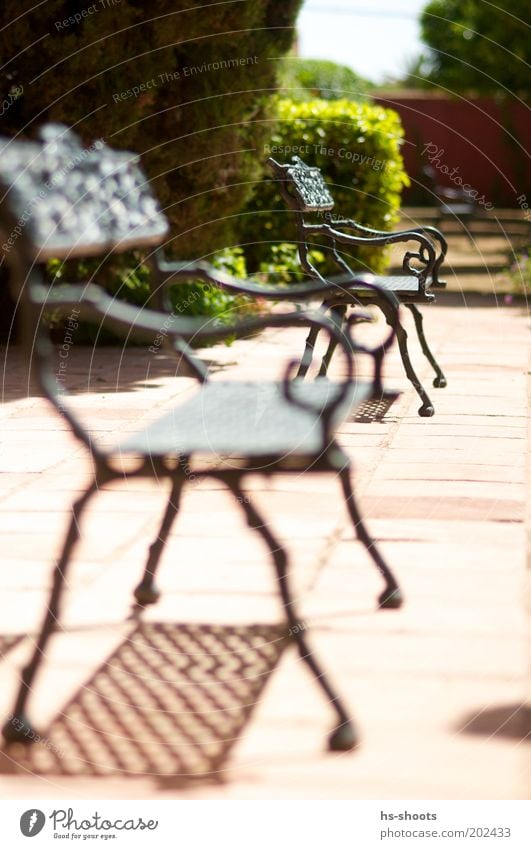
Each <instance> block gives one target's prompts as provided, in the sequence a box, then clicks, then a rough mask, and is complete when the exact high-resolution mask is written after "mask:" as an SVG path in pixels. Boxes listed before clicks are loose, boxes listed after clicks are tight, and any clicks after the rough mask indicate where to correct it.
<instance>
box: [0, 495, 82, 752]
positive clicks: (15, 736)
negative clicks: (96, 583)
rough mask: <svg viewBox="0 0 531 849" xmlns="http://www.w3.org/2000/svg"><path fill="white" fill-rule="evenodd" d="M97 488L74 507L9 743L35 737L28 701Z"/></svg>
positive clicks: (6, 730)
mask: <svg viewBox="0 0 531 849" xmlns="http://www.w3.org/2000/svg"><path fill="white" fill-rule="evenodd" d="M97 489H98V481H97V480H95V481H94V482H93V483H92V484H91V485H90V487H89V488H88V489H87V490H86V492H84V493H83V495H82V496H81V498H79V499H78V500H77V501H76V502H75V503H74V505H73V507H72V519H71V520H70V526H69V528H68V531H67V534H66V538H65V541H64V545H63V551H62V553H61V556H60V558H59V560H58V561H57V563H56V566H55V569H54V573H53V583H52V589H51V592H50V596H49V599H48V608H47V611H46V615H45V617H44V621H43V623H42V627H41V631H40V634H39V636H38V639H37V644H36V646H35V649H34V652H33V655H32V657H31V660H30V662H29V663H28V664H27V666H25V667H24V669H23V670H22V675H21V682H20V687H19V691H18V694H17V698H16V702H15V706H14V708H13V714H12V716H10V717H9V718H8V720H7V721H6V723H5V725H4V727H3V729H2V735H3V737H4V740H5V741H6V742H7V743H31V742H32V741H33V740H34V739H35V736H36V732H35V731H34V729H33V728H32V726H31V724H30V723H29V721H28V720H27V718H26V715H25V707H26V702H27V700H28V697H29V695H30V692H31V685H32V684H33V681H34V679H35V676H36V674H37V672H38V670H39V667H40V665H41V663H42V661H43V660H44V652H45V649H46V646H47V644H48V641H49V639H50V636H51V635H52V633H53V631H54V629H55V626H56V625H57V623H58V621H59V615H60V600H61V595H62V592H63V588H64V582H65V578H66V574H67V570H68V566H69V563H70V560H71V557H72V555H73V553H74V549H75V546H76V543H77V541H78V539H79V526H80V521H81V516H82V513H83V511H84V510H85V508H86V506H87V504H88V502H89V501H90V499H91V498H92V496H93V495H94V493H95V492H96V490H97Z"/></svg>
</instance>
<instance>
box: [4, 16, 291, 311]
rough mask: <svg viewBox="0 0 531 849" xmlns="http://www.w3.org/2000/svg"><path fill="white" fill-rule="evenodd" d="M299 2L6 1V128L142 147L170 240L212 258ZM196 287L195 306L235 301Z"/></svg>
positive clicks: (259, 167)
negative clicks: (61, 130)
mask: <svg viewBox="0 0 531 849" xmlns="http://www.w3.org/2000/svg"><path fill="white" fill-rule="evenodd" d="M301 3H302V0H284V2H282V3H278V2H277V0H252V2H241V0H234V2H231V0H227V2H222V3H219V2H218V3H214V4H212V3H207V2H206V0H157V3H154V4H149V3H145V2H141V0H95V2H93V3H86V4H80V3H78V2H72V0H47V2H46V3H44V4H43V3H35V2H34V0H3V2H2V4H1V5H0V66H1V67H4V68H5V71H3V72H2V71H0V103H2V104H3V106H2V130H1V132H2V134H6V135H10V134H12V135H15V134H17V135H18V134H22V135H26V134H31V133H32V131H33V130H34V129H35V128H36V127H37V126H38V125H40V124H42V123H43V122H45V121H50V120H55V121H62V122H64V123H65V124H68V125H71V126H72V125H73V126H75V130H76V132H77V133H79V134H80V135H81V136H82V137H83V139H84V141H85V142H86V143H87V144H89V143H91V142H93V141H94V140H95V139H97V138H103V139H104V140H105V141H106V142H107V143H108V144H109V145H111V146H112V147H117V148H124V149H131V150H134V151H137V152H138V153H140V154H141V155H142V158H143V163H144V166H145V167H146V170H147V173H148V175H149V176H150V178H151V180H152V182H153V185H154V189H155V191H156V193H157V195H158V197H159V199H160V201H161V204H162V206H163V207H164V208H165V210H166V212H167V215H168V217H169V218H170V221H171V223H172V233H171V238H170V240H169V243H168V245H167V246H166V248H167V250H168V252H169V253H170V254H172V255H173V256H175V257H177V258H182V259H190V258H201V257H208V256H209V255H211V254H212V253H213V252H216V251H219V250H222V249H224V248H226V247H227V246H228V245H233V244H234V243H235V227H236V224H237V218H238V214H239V213H240V212H241V210H242V208H243V207H244V206H245V204H246V202H247V201H248V200H249V198H250V196H251V194H252V191H253V187H254V185H255V182H256V180H259V179H260V178H261V175H262V172H263V163H262V160H261V157H260V156H258V157H257V155H256V150H260V151H261V150H262V149H263V146H264V143H265V142H266V141H267V140H268V138H269V136H270V127H271V123H270V118H271V116H270V111H271V103H272V96H273V94H274V92H275V91H276V88H277V72H278V62H276V61H271V59H272V57H280V56H282V55H283V54H284V53H286V51H287V50H289V49H290V46H291V44H292V41H293V35H294V25H295V21H296V18H297V13H298V11H299V8H300V6H301ZM112 268H113V269H118V272H117V273H119V274H122V275H123V276H122V278H121V282H122V283H123V284H124V285H123V291H124V294H125V295H126V297H127V298H129V299H132V300H135V299H138V298H142V297H144V296H145V294H146V291H147V290H146V289H145V287H144V288H143V286H142V285H141V284H139V285H138V286H137V287H136V288H135V286H134V285H133V283H132V279H133V278H134V279H136V276H137V271H136V269H135V262H134V261H133V262H132V265H131V266H130V267H128V268H125V267H123V264H122V265H120V263H118V262H113V263H112ZM80 273H81V271H80ZM113 274H114V276H115V278H116V274H115V273H114V272H113V271H112V270H111V277H112V275H113ZM131 274H132V277H131ZM142 274H143V272H142ZM142 274H141V275H140V280H141V279H142ZM78 276H79V275H78ZM107 279H108V278H107V277H104V278H103V280H107ZM128 280H129V283H128ZM201 292H202V293H203V294H202V295H201V297H197V298H196V299H194V300H193V301H192V302H191V304H190V312H200V311H202V310H204V313H205V314H212V312H213V311H214V312H216V313H217V312H219V311H223V310H224V309H225V308H226V307H227V306H228V305H229V304H230V303H231V301H230V299H226V298H225V296H224V298H225V300H224V298H222V297H221V295H220V293H219V292H216V293H215V294H213V295H210V294H209V293H207V292H206V291H205V290H201Z"/></svg>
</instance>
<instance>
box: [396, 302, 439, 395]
mask: <svg viewBox="0 0 531 849" xmlns="http://www.w3.org/2000/svg"><path fill="white" fill-rule="evenodd" d="M406 307H407V308H408V310H409V311H410V312H411V314H412V316H413V319H414V321H415V327H416V330H417V336H418V337H419V342H420V347H421V348H422V353H423V354H424V356H425V357H426V359H427V360H428V362H429V363H430V365H431V367H432V368H433V371H434V372H435V378H434V380H433V385H434V386H435V388H436V389H444V387H445V386H446V385H447V381H446V378H445V376H444V374H443V370H442V368H441V367H440V365H439V363H438V362H437V360H436V359H435V357H434V356H433V354H432V352H431V350H430V347H429V345H428V341H427V339H426V336H425V335H424V316H423V315H422V313H421V311H420V310H419V308H418V307H417V306H416V304H406Z"/></svg>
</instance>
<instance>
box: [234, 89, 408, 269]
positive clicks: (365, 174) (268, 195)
mask: <svg viewBox="0 0 531 849" xmlns="http://www.w3.org/2000/svg"><path fill="white" fill-rule="evenodd" d="M276 113H277V117H278V122H277V127H276V130H275V132H274V134H273V135H272V137H271V141H270V144H269V145H267V146H266V147H265V149H264V155H265V156H268V155H271V156H272V157H273V158H274V159H276V160H277V161H279V162H289V161H290V160H291V156H292V155H293V154H297V155H300V156H301V158H302V159H303V160H304V161H305V162H306V163H307V164H309V165H317V166H318V167H319V168H321V169H322V171H323V174H324V176H325V177H326V178H327V180H328V182H329V183H330V186H331V189H332V193H333V195H334V198H335V200H336V207H335V209H334V213H335V214H336V215H340V216H341V217H344V218H355V219H356V220H357V221H359V222H360V223H361V224H364V225H365V226H368V227H374V228H375V229H381V230H389V229H391V227H392V226H393V224H395V223H396V221H397V220H398V210H399V206H400V193H401V190H402V188H403V187H404V186H407V185H409V180H408V177H407V174H406V173H405V171H404V164H403V160H402V157H401V155H400V144H401V142H402V138H403V131H402V125H401V123H400V119H399V117H398V115H397V114H396V112H393V111H392V110H390V109H384V108H383V107H381V106H374V105H371V104H367V103H355V102H353V101H350V100H345V99H343V100H333V101H326V100H310V101H307V102H294V101H292V100H288V99H279V101H278V103H277V110H276ZM249 212H250V213H251V214H249V215H246V216H242V231H243V232H242V236H241V239H242V242H244V243H246V249H245V250H246V256H247V261H248V267H249V268H250V269H251V270H252V271H255V270H258V269H259V268H260V267H263V264H264V263H265V264H267V263H268V262H271V247H270V246H271V244H280V243H283V242H287V241H288V240H290V239H291V240H296V227H295V220H294V214H293V213H292V212H291V211H289V210H287V209H286V205H285V203H284V201H283V200H282V197H281V195H280V192H279V191H278V187H277V185H276V184H275V182H274V181H272V180H267V181H265V182H263V183H262V185H260V186H259V187H258V189H257V191H256V193H255V196H254V198H253V201H252V203H251V204H250V206H249ZM315 247H316V250H319V245H316V246H315ZM284 250H285V249H284ZM354 251H355V253H354ZM273 256H274V255H273ZM352 256H353V257H354V258H355V259H356V260H357V261H358V264H359V265H360V266H361V267H365V268H370V269H372V270H373V271H382V270H383V269H384V268H385V265H386V257H385V255H384V252H383V251H382V249H381V248H376V249H375V248H370V247H369V248H368V247H362V248H356V249H353V254H352ZM351 258H352V257H351ZM336 271H337V269H336Z"/></svg>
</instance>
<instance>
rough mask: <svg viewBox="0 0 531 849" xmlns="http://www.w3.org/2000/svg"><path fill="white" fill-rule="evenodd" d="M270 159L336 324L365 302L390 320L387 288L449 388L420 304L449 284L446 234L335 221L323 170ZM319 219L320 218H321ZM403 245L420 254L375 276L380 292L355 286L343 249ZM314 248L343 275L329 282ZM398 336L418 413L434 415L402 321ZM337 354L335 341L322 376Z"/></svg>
mask: <svg viewBox="0 0 531 849" xmlns="http://www.w3.org/2000/svg"><path fill="white" fill-rule="evenodd" d="M267 161H268V164H269V165H270V167H271V169H272V171H273V174H274V177H275V179H277V180H278V181H279V185H280V191H281V193H282V196H283V198H284V200H285V201H286V203H287V205H288V206H289V208H290V209H292V210H293V211H294V212H295V214H296V223H297V235H298V241H297V245H298V251H299V258H300V263H301V266H302V268H303V269H304V271H305V272H306V273H307V274H309V275H310V276H311V277H313V278H315V279H317V280H320V281H321V282H322V283H325V282H326V281H328V283H329V285H330V290H329V291H330V296H329V297H327V298H326V299H325V301H324V302H323V307H324V308H325V309H326V310H330V311H332V312H333V313H334V314H335V318H336V320H337V321H339V322H341V321H342V320H343V318H344V316H345V315H346V312H347V310H348V306H349V305H351V304H352V303H359V302H360V301H362V302H365V303H374V304H377V305H378V307H380V309H381V310H382V312H383V313H384V315H385V316H386V318H389V315H390V313H389V309H388V305H387V301H386V300H385V299H382V298H381V297H380V293H381V291H382V290H383V291H385V292H388V293H389V292H392V293H393V294H394V295H395V296H396V297H397V298H398V300H399V301H400V303H403V304H404V305H405V306H407V307H408V309H409V310H410V311H411V313H412V314H413V319H414V322H415V328H416V331H417V334H418V338H419V341H420V345H421V348H422V352H423V353H424V355H425V356H426V358H427V359H428V361H429V363H430V365H431V366H432V367H433V370H434V372H435V378H434V380H433V385H434V386H435V387H436V388H442V387H444V386H446V378H445V376H444V374H443V372H442V369H441V367H440V366H439V364H438V363H437V361H436V359H435V357H434V356H433V354H432V352H431V350H430V348H429V346H428V343H427V341H426V337H425V335H424V329H423V318H422V313H421V312H420V310H419V309H418V306H417V305H418V304H428V303H432V302H433V301H434V300H435V296H434V294H433V292H432V290H433V289H437V288H444V286H445V285H446V284H445V283H444V281H442V280H441V279H440V277H439V274H440V270H441V266H442V264H443V262H444V258H445V256H446V251H447V243H446V240H445V239H444V236H443V235H442V233H440V232H439V231H438V230H436V229H435V228H434V227H415V228H414V229H412V230H402V231H399V232H395V233H389V232H384V231H379V230H373V229H371V228H369V227H363V226H362V225H361V224H358V222H356V221H354V220H352V219H350V218H340V217H335V216H334V215H333V214H332V210H333V208H334V199H333V197H332V194H331V191H330V188H329V186H328V185H327V184H326V182H325V180H324V178H323V175H322V173H321V171H320V169H319V168H314V167H309V166H308V165H306V163H304V162H303V161H302V159H301V158H300V157H298V156H294V157H293V160H292V162H291V163H286V164H281V163H279V162H276V160H274V159H273V158H269V159H268V160H267ZM312 214H314V215H315V216H316V220H310V218H309V217H310V216H311V215H312ZM317 216H319V218H318V219H317ZM322 237H325V239H326V244H325V245H323V243H322V241H318V242H312V239H315V238H317V239H319V238H322ZM400 242H416V243H417V249H416V250H414V251H411V250H408V251H406V252H405V254H404V258H403V270H404V274H403V275H400V276H388V277H385V276H378V275H376V276H375V278H374V282H375V283H376V284H377V285H378V290H377V291H376V292H368V291H362V290H361V289H360V290H357V288H356V286H355V285H351V281H352V280H353V278H354V277H355V276H356V274H357V273H358V272H355V271H353V270H352V269H351V268H350V266H349V264H348V262H347V259H346V257H345V251H344V250H343V251H341V249H340V247H339V246H345V247H354V246H360V245H373V246H374V245H376V246H381V247H386V246H388V245H393V244H397V243H400ZM312 248H318V249H319V250H321V251H322V250H325V251H326V253H327V254H328V255H329V256H330V257H331V258H332V260H333V261H334V263H335V265H336V266H337V268H338V269H339V270H340V271H341V274H340V275H338V276H333V277H328V276H327V277H326V278H325V277H324V276H323V275H322V274H321V273H320V272H319V270H318V269H317V268H316V267H315V266H314V265H313V264H312V261H311V256H310V252H311V250H312ZM414 262H416V263H417V265H415V264H414ZM345 290H346V291H345ZM317 333H318V331H316V330H312V331H311V332H310V334H309V336H308V339H307V343H306V350H305V354H304V358H303V362H302V364H301V369H300V370H299V375H300V376H303V375H304V374H305V373H306V370H307V368H308V366H309V363H310V362H311V359H312V352H313V348H314V345H315V341H316V338H317ZM397 338H398V344H399V347H400V354H401V357H402V362H403V364H404V369H405V372H406V374H407V376H408V378H409V380H410V381H411V383H412V384H413V386H414V388H415V390H416V391H417V393H418V395H419V397H420V399H421V401H422V405H421V407H420V408H419V411H418V412H419V415H420V416H432V415H433V414H434V407H433V404H432V402H431V400H430V398H429V396H428V394H427V392H426V390H425V389H424V387H423V386H422V384H421V382H420V380H419V379H418V377H417V375H416V373H415V371H414V369H413V366H412V364H411V360H410V358H409V353H408V346H407V332H406V330H405V328H404V327H403V325H402V324H401V323H399V325H398V328H397ZM333 351H334V344H333V343H331V346H330V348H329V350H328V351H327V352H326V354H325V356H324V358H323V361H322V365H321V374H323V375H324V374H326V373H327V369H328V365H329V362H330V359H331V357H332V355H333Z"/></svg>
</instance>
